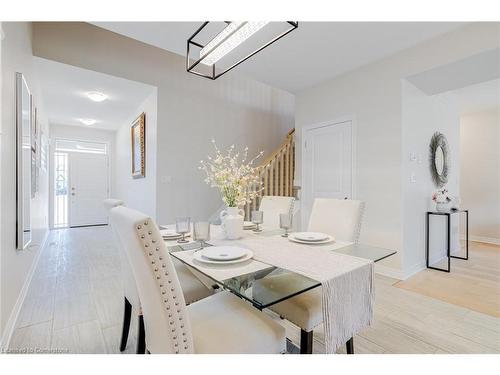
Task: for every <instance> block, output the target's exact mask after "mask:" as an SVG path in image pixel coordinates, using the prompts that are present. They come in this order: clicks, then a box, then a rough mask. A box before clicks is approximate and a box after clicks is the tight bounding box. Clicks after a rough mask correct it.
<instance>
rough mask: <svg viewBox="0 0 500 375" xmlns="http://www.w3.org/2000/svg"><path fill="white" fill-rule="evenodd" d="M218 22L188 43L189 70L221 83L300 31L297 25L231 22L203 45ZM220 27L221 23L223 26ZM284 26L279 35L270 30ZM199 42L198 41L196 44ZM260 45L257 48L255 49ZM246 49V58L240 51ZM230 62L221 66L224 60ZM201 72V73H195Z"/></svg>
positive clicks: (202, 30)
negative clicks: (240, 66) (258, 35)
mask: <svg viewBox="0 0 500 375" xmlns="http://www.w3.org/2000/svg"><path fill="white" fill-rule="evenodd" d="M216 23H217V22H208V21H207V22H204V23H203V25H201V26H200V28H199V29H198V30H196V32H195V33H194V34H193V35H192V36H191V37H190V38H189V39H188V41H187V54H186V69H187V71H188V72H190V73H193V74H196V75H199V76H202V77H205V78H210V79H217V78H219V77H220V76H221V75H223V74H225V73H227V72H229V71H230V70H231V69H233V68H234V67H236V66H238V65H239V64H241V63H242V62H243V61H245V60H247V59H249V58H250V57H252V56H253V55H255V54H256V53H258V52H260V51H261V50H263V49H264V48H266V47H267V46H269V45H271V44H272V43H274V42H276V41H277V40H279V39H281V38H282V37H284V36H285V35H286V34H288V33H289V32H291V31H293V30H295V29H296V28H297V27H298V22H296V21H286V22H284V23H281V22H265V21H242V22H241V21H231V22H225V23H222V27H223V29H222V31H220V32H218V33H217V34H216V35H215V36H214V37H213V38H212V39H211V40H209V41H208V42H205V43H203V42H201V41H200V39H202V36H201V34H202V33H203V32H204V31H205V30H207V29H208V28H209V27H210V25H209V24H216ZM219 23H220V22H219ZM279 24H284V26H285V28H284V30H283V25H282V26H281V28H280V29H279V31H278V32H277V33H273V31H275V30H273V29H270V28H269V27H267V26H273V27H275V25H279ZM257 34H262V38H265V39H264V40H261V39H258V38H257ZM195 39H197V40H195ZM256 43H258V44H257V45H255V44H256ZM246 44H248V48H250V50H244V48H243V45H246ZM195 49H198V55H197V57H195V58H194V59H192V58H191V57H190V54H192V51H193V50H195ZM240 49H243V52H241V53H244V54H243V55H241V53H240V54H238V50H240ZM225 59H227V60H229V61H225V62H224V63H221V61H222V60H225ZM216 65H217V68H219V66H220V69H219V70H217V68H216ZM195 68H197V70H195Z"/></svg>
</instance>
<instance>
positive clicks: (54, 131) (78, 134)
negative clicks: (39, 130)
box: [49, 124, 116, 227]
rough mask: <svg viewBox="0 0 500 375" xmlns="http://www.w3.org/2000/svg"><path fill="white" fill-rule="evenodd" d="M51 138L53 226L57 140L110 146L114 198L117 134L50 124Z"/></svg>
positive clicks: (52, 218) (110, 176)
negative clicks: (53, 192) (55, 149)
mask: <svg viewBox="0 0 500 375" xmlns="http://www.w3.org/2000/svg"><path fill="white" fill-rule="evenodd" d="M50 138H51V148H50V150H51V151H50V166H51V167H50V176H49V189H50V192H51V193H50V194H49V196H50V198H49V215H50V216H49V223H50V226H51V227H52V226H53V223H54V204H53V199H54V196H53V194H52V191H53V186H54V174H53V172H54V171H53V169H52V167H53V165H54V163H53V161H54V147H55V139H56V138H63V139H73V140H78V141H89V142H99V143H107V144H108V145H109V149H108V158H109V180H110V185H109V187H110V196H113V194H114V191H113V188H114V186H115V185H114V183H113V181H114V180H115V178H116V174H115V169H116V165H115V158H114V154H115V132H114V131H110V130H102V129H96V128H93V127H83V126H72V125H62V124H50Z"/></svg>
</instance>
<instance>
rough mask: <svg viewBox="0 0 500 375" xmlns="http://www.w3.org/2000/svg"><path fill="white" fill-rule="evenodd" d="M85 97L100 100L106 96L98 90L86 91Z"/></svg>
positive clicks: (94, 100) (95, 100)
mask: <svg viewBox="0 0 500 375" xmlns="http://www.w3.org/2000/svg"><path fill="white" fill-rule="evenodd" d="M87 97H88V98H89V99H90V100H92V101H93V102H102V101H104V100H106V99H107V98H108V96H107V95H106V94H103V93H102V92H99V91H90V92H88V93H87Z"/></svg>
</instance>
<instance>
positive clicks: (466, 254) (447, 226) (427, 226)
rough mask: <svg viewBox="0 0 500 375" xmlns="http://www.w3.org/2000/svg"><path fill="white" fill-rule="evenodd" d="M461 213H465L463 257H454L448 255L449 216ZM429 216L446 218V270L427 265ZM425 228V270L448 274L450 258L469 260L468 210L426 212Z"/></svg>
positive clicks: (449, 240) (449, 239)
mask: <svg viewBox="0 0 500 375" xmlns="http://www.w3.org/2000/svg"><path fill="white" fill-rule="evenodd" d="M461 212H464V213H465V257H459V256H455V255H451V254H450V246H451V245H450V244H451V238H450V237H451V236H450V231H451V228H450V226H451V225H450V224H451V215H453V214H460V213H461ZM431 215H440V216H446V232H447V236H446V256H447V258H448V268H447V269H443V268H437V267H432V266H430V265H429V218H430V216H431ZM425 226H426V231H425V236H426V238H425V258H426V265H427V268H430V269H433V270H438V271H443V272H450V261H451V258H455V259H463V260H468V259H469V210H449V211H442V212H441V211H427V216H426V221H425Z"/></svg>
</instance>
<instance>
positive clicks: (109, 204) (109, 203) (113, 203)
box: [102, 198, 125, 212]
mask: <svg viewBox="0 0 500 375" xmlns="http://www.w3.org/2000/svg"><path fill="white" fill-rule="evenodd" d="M102 203H103V204H104V207H105V208H106V210H107V211H108V212H109V210H111V209H112V208H114V207H118V206H125V202H124V201H122V200H120V199H114V198H108V199H105V200H104V201H103V202H102Z"/></svg>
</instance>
